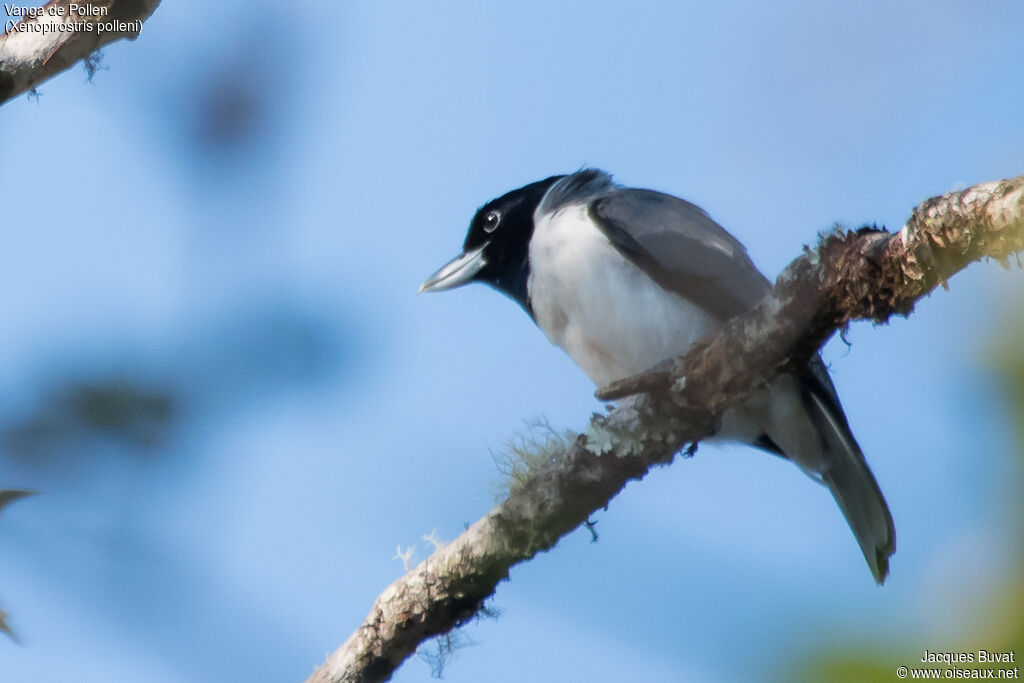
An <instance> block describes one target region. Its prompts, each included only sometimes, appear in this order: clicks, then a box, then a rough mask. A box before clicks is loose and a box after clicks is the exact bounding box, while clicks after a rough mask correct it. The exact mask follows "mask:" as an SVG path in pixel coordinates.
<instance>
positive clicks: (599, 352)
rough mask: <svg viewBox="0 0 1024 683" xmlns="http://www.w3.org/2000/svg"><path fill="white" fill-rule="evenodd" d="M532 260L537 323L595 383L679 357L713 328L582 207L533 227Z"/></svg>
mask: <svg viewBox="0 0 1024 683" xmlns="http://www.w3.org/2000/svg"><path fill="white" fill-rule="evenodd" d="M530 262H531V275H530V280H529V283H528V288H529V294H530V303H531V305H532V307H533V313H534V317H535V318H536V320H537V325H538V326H539V327H540V328H541V329H542V330H543V331H544V333H545V334H546V335H547V336H548V339H550V340H551V342H552V343H554V344H556V345H558V346H560V347H561V348H562V349H563V350H565V352H566V353H567V354H569V357H570V358H572V359H573V361H574V362H575V363H576V364H577V365H578V366H580V368H582V369H583V371H584V372H586V373H587V375H588V376H589V377H590V378H591V380H593V381H594V383H595V384H597V385H598V386H604V385H606V384H608V383H610V382H613V381H615V380H618V379H622V378H624V377H629V376H631V375H635V374H637V373H640V372H643V371H644V370H647V369H648V368H650V367H651V366H653V365H656V364H657V363H659V362H661V361H662V360H665V359H666V358H671V357H673V356H676V355H679V354H680V353H683V352H685V351H686V350H687V349H688V348H689V347H690V346H691V345H692V344H693V342H695V341H696V340H698V339H700V338H701V337H704V336H706V335H707V334H708V333H709V332H711V331H713V330H715V329H717V328H718V326H719V325H718V322H717V321H716V320H715V318H713V317H712V316H711V315H709V314H708V313H706V312H705V311H704V310H703V309H701V308H699V307H698V306H696V305H694V304H691V303H690V302H688V301H686V300H684V299H683V298H681V297H679V296H677V295H676V294H673V293H671V292H668V291H667V290H665V289H662V288H661V286H660V285H658V284H657V283H655V282H654V281H653V280H651V279H650V278H649V277H647V275H646V274H644V273H643V271H642V270H640V268H639V267H637V266H636V265H634V264H633V263H632V262H631V261H629V260H628V259H627V258H626V257H625V256H623V255H622V254H621V253H620V252H619V251H618V250H617V249H616V248H615V247H614V246H613V245H612V244H611V243H610V242H609V241H608V239H607V238H606V237H605V236H604V233H602V232H601V231H600V229H599V228H597V227H596V226H595V225H594V224H593V223H592V222H591V220H590V217H589V216H588V215H587V213H586V211H585V209H583V207H570V208H568V209H565V210H563V211H562V212H559V213H558V214H556V215H555V216H554V217H553V218H552V219H548V220H545V221H542V222H540V223H539V224H538V225H537V227H536V230H535V233H534V237H533V240H532V242H531V246H530Z"/></svg>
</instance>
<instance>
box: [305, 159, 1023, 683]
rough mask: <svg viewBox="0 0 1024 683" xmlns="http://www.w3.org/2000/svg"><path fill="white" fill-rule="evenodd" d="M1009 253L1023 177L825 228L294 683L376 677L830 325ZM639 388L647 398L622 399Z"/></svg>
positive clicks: (810, 348)
mask: <svg viewBox="0 0 1024 683" xmlns="http://www.w3.org/2000/svg"><path fill="white" fill-rule="evenodd" d="M1021 250H1024V176H1021V177H1018V178H1015V179H1013V180H1007V181H1001V182H994V183H985V184H983V185H977V186H975V187H972V188H968V189H966V190H963V191H960V192H953V193H949V194H947V195H944V196H942V197H938V198H934V199H930V200H928V201H926V202H924V203H923V204H921V205H920V206H919V207H918V208H917V209H915V210H914V213H913V215H912V216H911V218H910V220H909V221H908V222H907V225H906V226H905V227H904V228H903V230H901V231H900V232H899V233H896V234H889V233H887V232H884V231H879V230H874V229H862V230H859V231H857V232H853V233H851V232H847V233H840V232H838V231H836V232H833V233H830V234H828V235H825V236H824V237H823V238H822V239H821V240H820V241H819V244H818V246H817V248H816V249H815V250H810V249H806V250H805V253H804V254H803V255H802V256H801V257H800V258H798V259H796V260H795V261H794V262H793V263H792V264H791V265H790V266H789V267H788V268H786V270H785V271H784V272H783V273H782V275H780V276H779V279H778V281H777V283H776V285H775V287H774V289H773V290H772V292H771V293H770V294H769V295H768V296H767V297H765V299H764V300H763V301H762V302H761V303H760V304H759V305H758V306H757V307H755V308H754V309H753V310H752V311H750V312H749V313H748V314H746V315H743V316H741V317H739V318H736V319H734V320H732V321H730V322H729V323H728V324H727V325H726V326H725V328H724V329H723V330H722V331H721V332H720V333H718V334H716V335H713V336H712V337H709V338H707V339H705V340H702V341H701V342H698V343H697V344H696V345H695V346H694V347H693V348H692V349H691V350H690V351H689V352H688V353H687V354H686V355H685V356H683V357H682V358H679V359H675V360H670V361H666V362H665V363H663V364H662V365H661V366H659V368H658V369H656V370H654V371H651V372H648V373H645V374H643V375H640V376H638V377H636V378H631V379H627V380H623V381H622V382H618V383H616V384H614V385H613V386H611V387H608V388H606V389H604V390H602V391H600V392H598V395H599V397H601V398H604V399H612V398H622V397H625V396H629V398H626V399H625V400H624V401H622V402H621V403H620V404H619V405H618V407H616V408H615V409H614V410H611V411H610V412H609V413H608V414H607V415H595V416H594V417H593V419H592V420H591V422H590V425H589V427H588V429H587V431H586V433H585V434H583V435H580V436H579V437H577V438H576V439H575V441H574V442H573V443H572V444H571V445H569V446H568V447H567V448H566V449H564V452H562V453H559V454H557V455H556V456H555V457H552V458H551V460H550V461H549V462H548V463H547V465H546V466H544V467H542V468H539V470H538V471H536V472H534V473H532V475H531V476H530V478H529V479H527V480H526V481H525V482H524V483H523V485H522V486H521V487H519V488H516V489H515V490H513V491H512V492H511V493H510V495H509V497H508V498H507V499H506V500H505V501H504V502H502V503H501V504H499V505H497V506H496V507H495V508H493V509H492V510H491V511H490V512H488V513H487V515H486V516H485V517H483V518H482V519H480V520H478V521H477V522H476V523H474V524H473V525H472V526H470V527H469V528H468V529H467V530H466V531H465V532H463V533H462V534H461V535H460V536H459V537H458V538H456V539H455V540H454V541H453V542H452V543H450V544H448V545H446V546H444V547H442V548H439V549H438V550H436V551H435V552H434V553H433V554H432V555H431V556H430V557H428V558H427V559H426V560H424V561H423V562H421V563H420V564H419V565H418V566H417V567H415V568H414V569H413V570H412V571H410V572H408V573H407V574H406V575H405V576H403V577H401V578H400V579H398V580H397V581H395V582H394V583H392V584H391V585H390V586H389V587H388V588H387V589H385V590H384V592H383V593H381V594H380V596H379V597H378V598H377V600H376V602H375V603H374V605H373V608H372V609H371V611H370V614H369V615H368V616H367V618H366V620H365V621H364V622H363V624H362V625H361V626H360V627H359V628H358V629H357V630H356V631H355V633H353V634H352V636H350V637H349V639H348V641H346V642H345V643H344V644H343V645H342V646H341V647H340V648H339V649H338V650H337V651H336V652H334V653H333V654H332V655H331V656H330V657H329V658H328V659H327V661H326V662H325V663H324V664H323V665H322V666H321V667H320V668H319V669H318V670H317V671H316V672H314V674H313V675H312V676H311V677H310V678H309V680H308V683H342V682H351V681H383V680H387V679H388V678H390V677H391V674H392V673H393V672H394V670H395V669H396V668H397V667H398V666H399V665H400V664H401V663H402V661H403V660H405V658H406V657H408V656H409V655H410V654H412V653H413V652H414V651H415V650H416V647H417V646H418V645H419V644H420V643H421V642H423V641H424V640H425V639H427V638H429V637H431V636H434V635H438V634H441V633H445V632H447V631H449V630H451V629H452V628H454V627H456V626H459V625H461V624H463V623H465V622H466V621H467V620H468V619H469V618H471V617H472V616H473V615H474V614H475V613H476V612H477V610H478V609H479V608H480V606H481V605H482V604H483V602H484V600H486V599H487V598H488V597H489V596H490V595H491V594H492V593H493V592H494V590H495V588H496V586H497V584H498V582H500V581H501V580H502V579H504V578H507V577H508V570H509V568H510V567H511V566H512V565H514V564H516V563H518V562H522V561H523V560H527V559H529V558H531V557H533V556H534V555H535V554H537V553H538V552H540V551H543V550H548V549H549V548H551V547H552V546H554V544H555V543H556V542H557V541H558V539H559V538H560V537H561V536H563V535H564V534H566V533H568V532H570V531H572V530H573V529H575V528H576V527H578V526H579V525H580V524H583V523H584V522H586V521H587V519H588V517H589V516H590V514H591V513H593V512H594V511H595V510H598V509H600V508H603V507H605V506H607V504H608V502H609V501H610V500H611V499H612V498H613V497H614V496H615V495H616V494H617V493H618V492H619V491H620V490H622V488H623V487H624V486H625V485H626V483H627V482H628V481H629V480H631V479H640V478H642V477H643V476H644V475H645V474H646V473H647V472H648V470H649V469H650V468H651V467H652V466H653V465H656V464H664V463H668V462H671V460H672V459H673V457H674V455H675V453H677V452H678V451H679V450H680V449H681V448H682V447H683V446H684V445H685V444H686V443H691V444H695V443H696V442H697V441H698V440H700V439H702V438H705V437H707V436H708V435H710V434H712V433H714V430H715V426H716V422H717V420H718V417H719V416H720V415H721V414H722V413H723V412H724V411H725V410H726V409H727V408H728V407H729V406H731V405H733V404H734V403H736V402H738V401H739V400H741V399H742V398H743V397H744V396H746V395H747V394H748V393H749V392H751V391H753V390H755V389H757V388H759V387H763V386H764V385H765V384H767V383H768V382H770V381H771V380H772V379H773V378H774V377H775V376H776V375H778V374H779V373H780V372H783V371H785V370H786V368H788V367H791V366H793V365H795V364H799V363H803V362H806V360H807V359H808V358H809V357H810V356H811V355H812V354H813V353H815V352H816V351H817V350H818V348H819V347H820V346H821V345H822V344H823V343H824V342H825V341H826V340H827V339H828V338H829V337H830V336H831V335H832V334H833V333H834V332H835V331H836V330H837V329H840V328H842V327H843V326H845V325H846V324H848V323H849V322H851V321H853V320H859V319H868V320H874V321H884V320H886V319H888V317H889V316H891V315H893V314H899V315H907V314H908V313H909V312H910V311H911V310H912V309H913V306H914V303H915V302H916V301H917V300H918V299H920V298H921V297H922V296H924V295H925V294H927V293H929V292H930V291H931V290H932V289H934V288H935V286H936V285H937V284H945V281H946V280H947V279H948V278H949V277H951V276H952V275H953V274H955V273H956V272H958V271H959V270H961V269H962V268H964V267H965V266H966V265H967V264H968V263H971V262H973V261H976V260H979V259H981V258H984V257H991V258H996V259H999V260H1001V261H1004V262H1005V261H1006V260H1007V259H1009V257H1010V256H1011V255H1013V254H1016V253H1017V252H1019V251H1021ZM684 368H686V372H685V373H684V372H683V369H684ZM640 392H647V393H644V394H643V395H632V394H640ZM631 395H632V396H631Z"/></svg>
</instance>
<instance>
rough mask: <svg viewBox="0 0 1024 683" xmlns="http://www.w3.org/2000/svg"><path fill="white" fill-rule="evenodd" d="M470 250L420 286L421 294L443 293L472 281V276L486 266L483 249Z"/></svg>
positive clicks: (481, 247) (482, 247)
mask: <svg viewBox="0 0 1024 683" xmlns="http://www.w3.org/2000/svg"><path fill="white" fill-rule="evenodd" d="M486 246H487V245H486V244H484V245H483V246H480V247H477V248H476V249H470V250H469V251H466V252H463V253H462V254H460V255H458V256H457V257H455V258H454V259H452V260H451V261H449V262H448V263H446V264H445V265H443V266H442V267H441V268H440V269H439V270H438V271H437V272H436V273H434V274H433V275H431V276H430V277H428V278H427V279H426V281H424V283H423V284H422V285H420V291H421V292H443V291H444V290H446V289H452V288H454V287H461V286H462V285H464V284H467V283H468V282H470V281H471V280H472V279H473V276H474V275H476V274H477V273H479V272H480V270H481V269H482V268H483V267H484V266H486V265H487V257H486V256H484V247H486Z"/></svg>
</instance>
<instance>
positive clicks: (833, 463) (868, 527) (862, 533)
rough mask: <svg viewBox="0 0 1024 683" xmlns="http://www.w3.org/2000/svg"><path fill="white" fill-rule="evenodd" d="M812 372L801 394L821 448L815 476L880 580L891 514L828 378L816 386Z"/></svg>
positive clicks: (890, 538) (891, 539) (891, 543)
mask: <svg viewBox="0 0 1024 683" xmlns="http://www.w3.org/2000/svg"><path fill="white" fill-rule="evenodd" d="M815 370H817V368H815ZM822 370H824V368H822ZM813 374H814V375H817V376H816V377H815V378H814V379H815V380H817V381H811V382H807V383H805V385H804V386H805V388H806V390H807V392H808V395H807V396H806V397H805V399H806V400H807V407H808V410H809V411H810V413H811V415H812V417H813V419H814V421H815V422H816V423H817V426H818V431H819V433H820V434H821V436H822V438H823V441H824V446H825V451H826V453H825V455H826V458H825V466H824V467H823V468H822V470H821V472H820V475H821V479H822V481H823V482H824V484H825V485H826V486H828V488H829V491H831V492H832V496H833V497H834V498H835V499H836V502H837V503H838V504H839V509H840V510H842V511H843V516H844V517H846V521H847V523H848V524H849V525H850V529H852V530H853V535H854V536H856V537H857V543H859V544H860V549H861V552H863V553H864V559H865V560H867V562H868V566H869V567H870V568H871V573H872V574H873V575H874V577H875V581H877V582H878V583H879V584H881V583H883V582H884V581H885V577H886V575H887V574H888V573H889V557H890V556H891V555H892V554H893V553H894V552H896V529H895V526H894V525H893V521H892V514H891V513H890V512H889V506H888V505H887V504H886V502H885V497H884V496H882V491H881V489H879V488H878V482H877V481H875V477H874V475H873V474H871V470H870V469H868V464H867V462H866V461H865V460H864V454H863V453H862V452H861V450H860V446H859V445H857V440H856V439H854V437H853V433H852V432H851V431H850V426H849V424H847V422H846V417H845V415H843V412H842V408H840V407H839V402H838V400H837V399H836V397H835V390H834V389H832V385H831V381H829V380H828V379H827V375H826V376H825V380H826V381H827V382H828V384H827V385H826V386H822V385H821V377H820V375H819V374H818V372H814V373H813ZM830 389H831V391H829V390H830Z"/></svg>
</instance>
